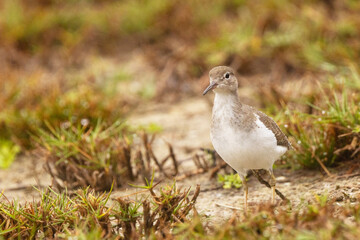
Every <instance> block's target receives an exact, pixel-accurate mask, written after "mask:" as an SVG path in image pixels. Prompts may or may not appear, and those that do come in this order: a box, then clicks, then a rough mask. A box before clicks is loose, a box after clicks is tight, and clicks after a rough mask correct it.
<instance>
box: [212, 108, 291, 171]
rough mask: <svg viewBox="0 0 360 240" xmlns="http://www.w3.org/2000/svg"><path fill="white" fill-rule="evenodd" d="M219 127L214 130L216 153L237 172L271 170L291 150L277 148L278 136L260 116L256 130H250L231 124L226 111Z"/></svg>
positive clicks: (213, 139)
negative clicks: (276, 136)
mask: <svg viewBox="0 0 360 240" xmlns="http://www.w3.org/2000/svg"><path fill="white" fill-rule="evenodd" d="M224 111H225V112H224V113H222V114H223V116H224V117H223V118H222V120H221V121H220V123H219V125H218V126H219V127H218V128H216V129H212V131H211V141H212V143H213V146H214V148H215V150H216V152H217V153H218V154H219V155H220V156H221V158H222V159H223V160H224V161H225V162H227V163H228V164H229V165H230V166H231V167H232V168H234V169H235V170H236V171H237V172H239V173H240V172H241V173H244V171H246V170H247V169H270V168H272V166H273V164H274V162H275V161H276V160H277V159H278V158H279V157H280V156H281V155H283V154H284V153H285V152H286V151H287V149H286V148H285V147H282V146H278V145H277V141H276V138H275V135H274V134H273V133H272V131H271V130H270V129H268V128H267V127H266V126H265V125H264V124H263V123H262V122H261V121H260V120H259V117H258V116H256V117H257V120H256V127H254V128H253V129H252V130H250V131H246V130H244V129H245V128H244V129H242V128H241V127H239V126H238V125H237V126H234V125H231V124H230V122H229V121H227V119H228V117H227V116H228V114H231V113H229V112H228V111H227V110H226V108H225V109H224Z"/></svg>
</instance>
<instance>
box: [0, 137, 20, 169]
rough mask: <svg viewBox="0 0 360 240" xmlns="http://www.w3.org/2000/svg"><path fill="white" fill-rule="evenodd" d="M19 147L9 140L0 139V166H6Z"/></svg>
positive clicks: (13, 157)
mask: <svg viewBox="0 0 360 240" xmlns="http://www.w3.org/2000/svg"><path fill="white" fill-rule="evenodd" d="M19 151H20V147H19V146H17V145H16V144H14V143H12V142H11V141H8V140H4V139H0V168H8V167H9V166H10V165H11V164H12V163H13V161H14V160H15V157H16V155H17V154H18V153H19Z"/></svg>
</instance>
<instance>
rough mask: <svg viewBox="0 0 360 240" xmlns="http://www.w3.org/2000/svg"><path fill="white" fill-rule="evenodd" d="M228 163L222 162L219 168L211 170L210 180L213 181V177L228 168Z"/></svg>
mask: <svg viewBox="0 0 360 240" xmlns="http://www.w3.org/2000/svg"><path fill="white" fill-rule="evenodd" d="M226 165H227V163H226V162H222V163H220V164H218V165H217V166H215V167H214V168H213V169H211V173H210V177H209V178H210V179H212V178H213V177H215V174H216V173H217V172H218V171H220V169H223V168H224V167H226Z"/></svg>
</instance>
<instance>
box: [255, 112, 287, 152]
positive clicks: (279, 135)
mask: <svg viewBox="0 0 360 240" xmlns="http://www.w3.org/2000/svg"><path fill="white" fill-rule="evenodd" d="M256 114H257V115H258V116H259V120H260V121H261V122H262V123H263V124H264V125H265V126H266V127H267V128H268V129H270V130H271V131H272V132H273V133H274V134H275V138H276V140H277V145H278V146H283V147H286V148H287V149H292V146H291V143H290V142H289V140H288V139H287V137H286V136H285V134H284V133H283V132H282V131H281V129H280V128H279V126H278V125H277V124H276V123H275V121H274V120H273V119H272V118H270V117H269V116H267V115H266V114H265V113H263V112H260V111H257V112H256Z"/></svg>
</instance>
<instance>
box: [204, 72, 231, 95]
mask: <svg viewBox="0 0 360 240" xmlns="http://www.w3.org/2000/svg"><path fill="white" fill-rule="evenodd" d="M209 77H210V85H209V86H208V87H207V88H206V89H205V91H204V92H203V95H205V94H206V93H207V92H209V91H210V90H213V91H214V92H215V93H220V92H223V93H236V91H237V89H238V80H237V78H236V76H235V71H234V69H232V68H231V67H227V66H218V67H214V68H213V69H211V70H210V72H209Z"/></svg>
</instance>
